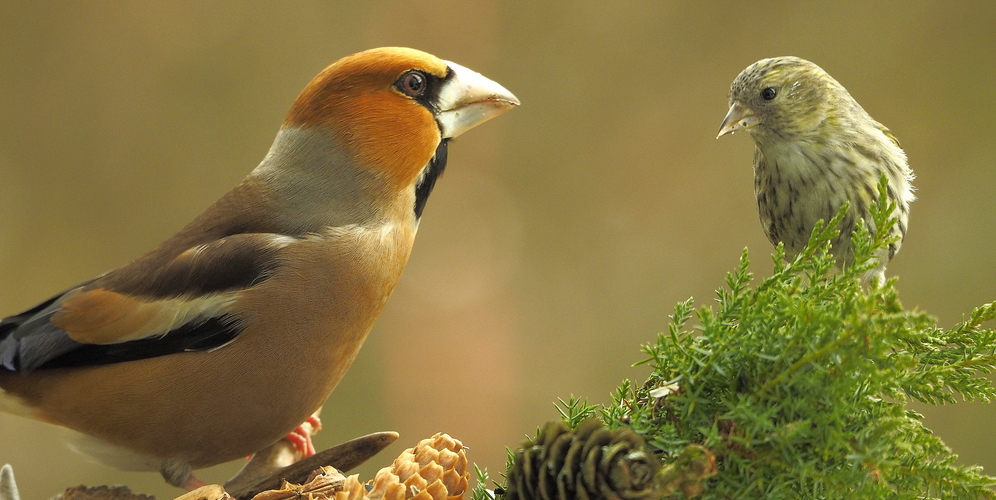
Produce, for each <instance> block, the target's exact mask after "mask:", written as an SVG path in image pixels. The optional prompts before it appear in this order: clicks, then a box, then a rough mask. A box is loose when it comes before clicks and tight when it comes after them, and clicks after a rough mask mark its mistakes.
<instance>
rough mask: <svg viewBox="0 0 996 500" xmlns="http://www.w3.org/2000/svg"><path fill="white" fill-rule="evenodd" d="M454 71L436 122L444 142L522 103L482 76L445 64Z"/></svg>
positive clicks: (444, 89)
mask: <svg viewBox="0 0 996 500" xmlns="http://www.w3.org/2000/svg"><path fill="white" fill-rule="evenodd" d="M443 62H445V63H446V65H447V66H449V67H450V69H451V70H452V71H453V76H452V77H451V78H449V79H448V80H447V81H446V83H444V84H443V87H442V88H441V89H440V91H439V109H440V112H439V115H437V116H436V121H438V122H439V128H440V131H441V132H442V136H443V138H444V139H452V138H454V137H456V136H458V135H460V134H462V133H464V132H466V131H468V130H470V129H472V128H474V127H476V126H478V125H480V124H482V123H484V122H486V121H488V120H490V119H492V118H494V117H496V116H498V115H500V114H502V113H504V112H506V111H508V110H510V109H512V108H513V107H515V106H518V105H519V100H518V99H517V98H516V97H515V96H514V95H512V93H511V92H509V91H508V90H505V87H502V86H501V85H499V84H498V83H496V82H494V81H492V80H490V79H488V78H485V77H484V76H482V75H481V74H480V73H478V72H476V71H474V70H472V69H469V68H465V67H463V66H460V65H459V64H456V63H453V62H450V61H443Z"/></svg>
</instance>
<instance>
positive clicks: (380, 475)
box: [336, 434, 470, 500]
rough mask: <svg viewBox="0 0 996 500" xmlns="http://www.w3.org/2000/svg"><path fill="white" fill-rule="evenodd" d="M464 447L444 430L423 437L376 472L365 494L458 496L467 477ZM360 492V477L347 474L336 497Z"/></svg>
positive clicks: (393, 499)
mask: <svg viewBox="0 0 996 500" xmlns="http://www.w3.org/2000/svg"><path fill="white" fill-rule="evenodd" d="M464 449H465V448H464V447H463V443H461V442H460V441H458V440H456V439H453V438H451V437H450V436H448V435H446V434H436V435H435V436H432V437H431V438H428V439H423V440H422V441H419V443H418V444H416V445H415V446H414V447H412V448H409V449H407V450H405V451H404V452H402V453H401V455H400V456H399V457H398V458H396V459H395V460H394V463H393V464H392V465H391V466H390V467H385V468H383V469H381V470H380V471H379V472H377V475H376V476H375V477H374V481H373V489H371V490H370V491H369V492H367V493H366V495H365V496H366V498H368V499H369V500H459V499H461V498H463V494H464V492H466V491H467V485H468V481H469V479H470V473H469V472H467V455H466V453H465V451H464ZM354 483H355V484H354ZM349 492H354V493H351V494H347V493H349ZM361 492H363V489H362V486H361V485H360V484H359V481H358V480H357V479H356V478H355V476H350V477H349V478H347V479H346V484H345V490H344V491H341V492H339V493H337V494H336V500H360V498H361V497H357V496H355V495H356V493H361Z"/></svg>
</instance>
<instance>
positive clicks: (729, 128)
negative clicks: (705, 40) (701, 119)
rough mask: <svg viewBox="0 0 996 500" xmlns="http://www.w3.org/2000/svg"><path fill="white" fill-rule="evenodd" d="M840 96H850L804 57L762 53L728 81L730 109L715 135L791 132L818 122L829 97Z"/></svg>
mask: <svg viewBox="0 0 996 500" xmlns="http://www.w3.org/2000/svg"><path fill="white" fill-rule="evenodd" d="M843 96H846V98H847V99H849V98H850V96H849V94H847V90H845V89H844V87H843V86H841V85H840V84H839V83H837V81H836V80H834V79H833V78H832V77H831V76H830V75H828V74H827V73H826V72H825V71H823V69H821V68H820V67H819V66H817V65H815V64H813V63H811V62H809V61H807V60H805V59H800V58H798V57H774V58H771V59H762V60H760V61H758V62H756V63H754V64H751V65H750V66H748V67H747V69H745V70H743V72H741V73H740V75H739V76H737V78H736V80H734V81H733V84H732V85H731V86H730V94H729V104H730V111H729V112H728V113H727V114H726V118H725V119H724V120H723V123H722V125H721V126H720V127H719V135H717V136H716V137H717V138H718V137H722V136H724V135H726V134H732V133H734V132H739V131H741V130H744V131H747V132H748V133H749V134H751V136H753V137H754V139H755V140H759V141H763V140H764V139H766V138H768V137H779V138H782V139H788V140H790V139H793V138H797V137H798V136H800V135H804V134H806V133H807V132H812V131H815V130H816V129H817V128H818V127H819V126H820V124H822V123H824V122H825V121H826V119H827V117H828V113H830V112H831V110H832V109H833V106H834V103H833V100H834V99H837V98H840V97H843ZM852 101H853V100H852Z"/></svg>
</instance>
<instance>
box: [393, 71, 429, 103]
mask: <svg viewBox="0 0 996 500" xmlns="http://www.w3.org/2000/svg"><path fill="white" fill-rule="evenodd" d="M397 87H398V90H400V91H401V92H402V93H404V94H405V95H407V96H409V97H419V96H421V95H423V94H425V89H426V87H427V86H426V84H425V75H424V74H423V73H422V72H421V71H415V70H412V71H409V72H407V73H405V74H403V75H401V78H399V79H398V83H397Z"/></svg>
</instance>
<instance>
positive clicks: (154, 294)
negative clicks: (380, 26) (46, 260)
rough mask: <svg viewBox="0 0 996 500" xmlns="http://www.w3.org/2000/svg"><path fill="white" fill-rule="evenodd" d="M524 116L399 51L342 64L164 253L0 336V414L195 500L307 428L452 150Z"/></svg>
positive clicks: (476, 85) (460, 75) (452, 68)
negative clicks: (195, 494)
mask: <svg viewBox="0 0 996 500" xmlns="http://www.w3.org/2000/svg"><path fill="white" fill-rule="evenodd" d="M518 103H519V102H518V100H517V99H516V98H515V96H513V95H512V94H511V93H510V92H508V91H507V90H505V89H504V88H503V87H502V86H501V85H499V84H497V83H495V82H493V81H491V80H489V79H487V78H485V77H483V76H481V75H480V74H478V73H476V72H474V71H471V70H469V69H467V68H465V67H463V66H460V65H458V64H455V63H452V62H448V61H443V60H440V59H438V58H436V57H434V56H432V55H429V54H426V53H424V52H420V51H417V50H413V49H406V48H380V49H373V50H368V51H365V52H360V53H358V54H354V55H351V56H348V57H344V58H343V59H340V60H339V61H337V62H335V63H334V64H332V65H331V66H329V67H328V68H326V69H325V70H324V71H322V72H321V73H320V74H319V75H318V76H317V77H315V78H314V80H312V81H311V83H309V84H308V86H307V87H306V88H305V89H304V91H303V92H302V93H301V95H300V96H298V98H297V100H296V101H294V104H293V105H292V106H291V109H290V112H289V113H288V114H287V117H286V119H285V120H284V123H283V126H282V127H281V128H280V131H279V133H278V134H277V137H276V140H275V141H274V143H273V146H272V148H271V149H270V151H269V153H268V154H267V155H266V157H265V158H264V159H263V161H262V163H260V165H259V166H258V167H256V169H255V170H253V171H252V172H251V173H250V174H249V176H248V177H246V178H245V180H243V181H242V182H241V183H240V184H239V185H238V186H236V187H235V188H234V189H233V190H232V191H231V192H229V193H228V194H226V195H224V196H223V197H222V198H221V199H220V200H218V201H217V202H216V203H215V204H214V205H212V206H211V207H210V208H208V209H207V211H206V212H204V213H203V214H201V215H200V216H199V217H197V218H196V219H194V221H193V222H191V223H190V224H188V225H187V226H186V227H184V228H183V229H181V230H180V231H179V232H178V233H177V234H175V235H174V236H172V237H171V238H169V239H168V240H166V241H165V242H163V243H162V244H161V245H159V246H158V247H156V248H154V249H152V250H151V251H150V252H148V253H147V254H145V255H143V256H141V257H139V258H138V259H136V260H135V261H133V262H130V263H128V264H126V265H124V266H122V267H119V268H117V269H115V270H113V271H110V272H108V273H106V274H103V275H101V276H98V277H96V278H94V279H92V280H90V281H87V282H85V283H82V284H80V285H78V286H75V287H73V288H70V289H69V290H67V291H65V292H62V293H60V294H58V295H56V296H54V297H52V298H50V299H48V300H46V301H44V302H42V303H40V304H38V305H37V306H35V307H33V308H31V309H29V310H27V311H25V312H23V313H20V314H17V315H14V316H11V317H9V318H6V319H4V320H3V321H2V322H0V389H2V390H0V410H5V411H8V412H12V413H16V414H20V415H24V416H27V417H31V418H35V419H39V420H43V421H46V422H50V423H53V424H56V425H60V426H64V427H67V428H69V429H72V430H74V431H77V433H78V434H79V437H80V438H81V439H80V440H79V442H77V443H76V445H77V447H78V448H80V449H81V450H82V451H85V452H86V453H89V454H92V455H93V456H95V457H96V458H98V459H99V460H101V461H103V462H105V463H109V464H111V465H115V466H118V467H121V468H125V469H130V470H159V471H160V472H161V473H162V474H163V476H164V477H165V478H166V480H167V481H168V482H169V483H170V484H173V485H177V486H184V487H188V488H191V487H195V486H198V485H200V484H203V483H200V481H199V480H198V479H197V478H196V477H194V476H193V475H192V470H193V469H196V468H201V467H207V466H211V465H214V464H218V463H221V462H225V461H228V460H233V459H235V458H239V457H245V456H246V455H249V454H252V453H254V452H256V451H258V450H260V449H262V448H264V447H266V446H268V445H270V444H272V443H274V442H275V441H277V440H279V439H280V438H281V437H283V436H285V435H287V434H288V433H289V432H291V431H292V430H294V429H295V428H296V427H297V426H298V425H300V424H301V422H303V421H305V420H306V419H307V418H308V417H309V415H311V414H312V413H313V412H314V411H315V410H316V409H318V408H319V407H320V406H321V405H322V404H323V403H324V402H325V399H326V398H327V397H328V396H329V394H330V393H331V392H332V390H333V389H334V388H335V387H336V384H338V383H339V381H340V380H341V379H342V377H343V374H344V373H345V372H346V369H347V368H349V365H350V363H352V361H353V359H354V358H355V357H356V354H357V352H358V351H359V349H360V346H361V345H362V344H363V341H364V339H365V338H366V336H367V333H368V332H369V331H370V328H371V326H372V325H373V323H374V320H375V319H376V318H377V316H378V315H379V314H380V312H381V309H383V307H384V304H385V303H386V301H387V299H388V297H389V296H390V295H391V292H392V291H393V290H394V287H395V285H396V284H397V282H398V278H399V277H400V276H401V272H402V270H403V269H404V267H405V264H406V263H407V261H408V256H409V254H410V252H411V249H412V242H413V241H414V238H415V233H416V231H417V229H418V224H419V219H420V217H421V215H422V211H423V209H424V208H425V203H426V199H427V198H428V197H429V194H430V193H431V192H432V188H433V186H434V185H435V183H436V180H437V179H438V178H439V176H440V174H442V173H443V168H444V167H445V166H446V158H447V145H448V144H449V140H450V139H452V138H454V137H456V136H458V135H460V134H461V133H463V132H465V131H467V130H468V129H470V128H472V127H474V126H475V125H478V124H480V123H482V122H484V121H486V120H488V119H490V118H492V117H494V116H496V115H498V114H500V113H503V112H504V111H506V110H508V109H510V108H512V107H513V106H515V105H517V104H518Z"/></svg>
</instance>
